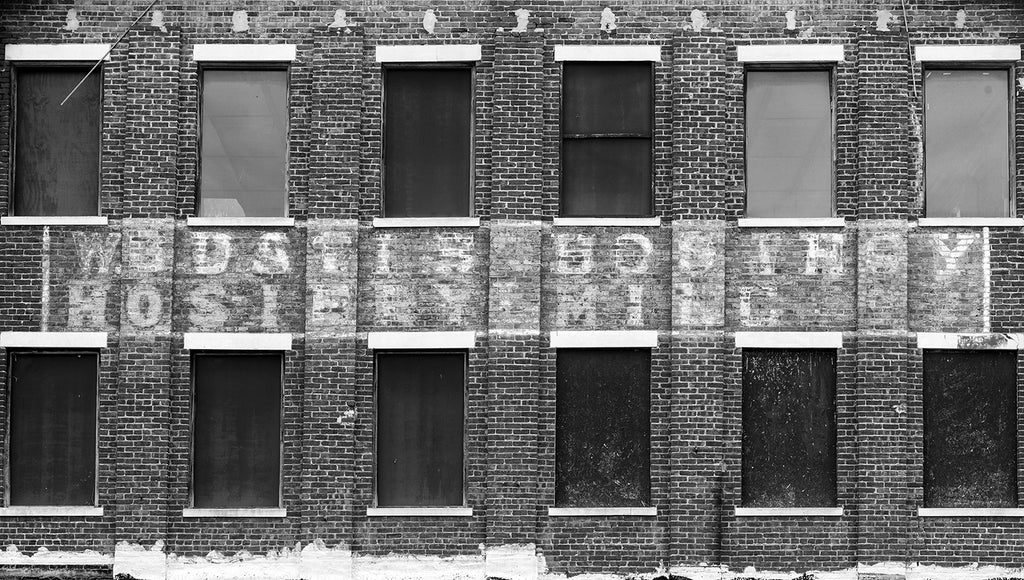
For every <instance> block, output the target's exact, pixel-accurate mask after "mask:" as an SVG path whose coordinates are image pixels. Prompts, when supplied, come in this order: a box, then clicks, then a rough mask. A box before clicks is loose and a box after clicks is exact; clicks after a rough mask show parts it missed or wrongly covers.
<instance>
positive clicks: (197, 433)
mask: <svg viewBox="0 0 1024 580" xmlns="http://www.w3.org/2000/svg"><path fill="white" fill-rule="evenodd" d="M282 358H283V357H282V355H280V354H266V353H259V354H256V353H216V354H214V353H197V354H195V355H193V357H192V373H193V374H192V380H193V408H192V505H193V506H194V507H197V508H253V507H280V504H281V499H280V485H281V483H280V482H281V376H282V375H281V365H282Z"/></svg>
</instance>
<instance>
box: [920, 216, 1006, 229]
mask: <svg viewBox="0 0 1024 580" xmlns="http://www.w3.org/2000/svg"><path fill="white" fill-rule="evenodd" d="M917 225H918V226H920V227H922V228H972V227H973V228H980V227H1010V228H1019V227H1024V218H999V217H973V218H970V217H969V218H918V220H917Z"/></svg>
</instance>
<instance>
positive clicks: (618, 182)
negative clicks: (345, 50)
mask: <svg viewBox="0 0 1024 580" xmlns="http://www.w3.org/2000/svg"><path fill="white" fill-rule="evenodd" d="M644 48H646V47H644ZM562 67H563V68H562V171H561V175H562V190H561V215H563V216H567V217H627V216H649V215H651V214H652V211H653V207H652V189H651V174H652V165H653V161H652V159H653V153H652V143H653V139H652V134H653V130H652V127H653V114H652V109H653V103H654V87H653V76H654V72H653V70H654V69H653V65H652V64H651V62H565V63H563V65H562Z"/></svg>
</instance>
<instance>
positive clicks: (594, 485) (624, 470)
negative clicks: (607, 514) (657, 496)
mask: <svg viewBox="0 0 1024 580" xmlns="http://www.w3.org/2000/svg"><path fill="white" fill-rule="evenodd" d="M556 373H557V379H556V380H557V383H556V388H557V393H556V399H557V402H556V409H555V413H556V414H555V504H556V505H557V506H559V507H617V506H622V507H625V506H649V505H651V395H650V384H651V351H650V349H613V348H600V349H575V348H573V349H562V350H559V351H558V359H557V363H556Z"/></svg>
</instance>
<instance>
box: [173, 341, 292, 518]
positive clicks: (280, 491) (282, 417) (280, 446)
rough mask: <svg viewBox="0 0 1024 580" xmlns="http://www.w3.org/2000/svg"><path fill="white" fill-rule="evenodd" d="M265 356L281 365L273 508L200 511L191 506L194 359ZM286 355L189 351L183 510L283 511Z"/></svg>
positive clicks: (255, 351)
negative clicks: (275, 359)
mask: <svg viewBox="0 0 1024 580" xmlns="http://www.w3.org/2000/svg"><path fill="white" fill-rule="evenodd" d="M205 355H213V356H232V357H238V358H241V357H244V356H267V355H275V356H277V357H278V358H279V359H280V361H281V375H280V378H279V381H280V382H279V384H280V388H281V396H280V400H279V402H278V415H279V417H280V428H279V430H278V435H277V437H278V455H277V457H278V459H277V461H278V481H277V505H276V506H260V507H248V508H229V507H201V508H197V507H196V505H195V442H196V437H195V426H196V365H195V360H196V357H197V356H205ZM285 355H286V353H285V352H284V351H282V350H252V349H246V350H215V349H194V350H190V351H189V423H188V437H189V439H188V504H187V508H186V509H189V510H194V511H207V512H209V511H231V512H254V513H255V512H259V511H263V510H276V509H282V508H284V475H285V474H284V467H285V465H284V446H285V440H284V439H285V438H284V431H285V412H284V411H285V408H284V407H285V396H286V394H285V366H286V364H287V360H286V356H285Z"/></svg>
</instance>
